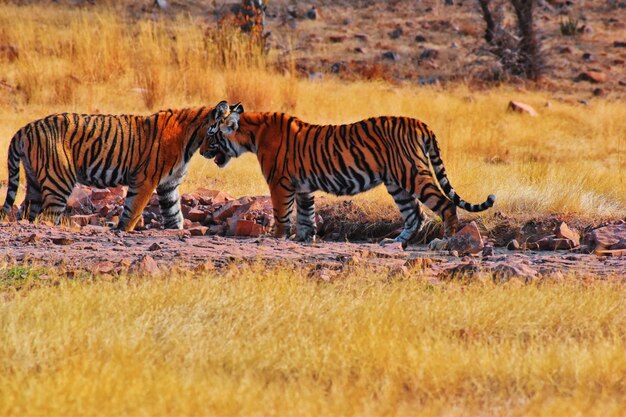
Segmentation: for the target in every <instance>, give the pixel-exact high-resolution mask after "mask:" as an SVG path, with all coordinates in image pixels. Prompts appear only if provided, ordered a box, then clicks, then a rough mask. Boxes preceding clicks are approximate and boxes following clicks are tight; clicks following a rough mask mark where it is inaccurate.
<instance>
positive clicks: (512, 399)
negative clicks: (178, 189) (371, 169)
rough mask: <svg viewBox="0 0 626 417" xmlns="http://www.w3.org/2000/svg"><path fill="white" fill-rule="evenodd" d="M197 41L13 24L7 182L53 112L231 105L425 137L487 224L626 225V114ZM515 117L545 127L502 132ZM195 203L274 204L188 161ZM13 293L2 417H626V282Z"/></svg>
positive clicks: (116, 28) (6, 90)
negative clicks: (234, 199)
mask: <svg viewBox="0 0 626 417" xmlns="http://www.w3.org/2000/svg"><path fill="white" fill-rule="evenodd" d="M205 29H206V24H204V23H201V22H198V21H195V20H191V19H189V18H184V17H181V18H178V20H177V21H170V20H163V21H161V20H154V21H153V20H141V21H137V22H135V21H132V22H130V21H126V20H125V19H124V18H123V17H122V16H120V15H119V13H116V12H112V11H111V10H109V9H106V8H103V9H97V8H95V9H91V11H86V10H81V9H62V8H59V7H55V6H54V5H52V6H47V7H42V6H16V5H12V4H6V3H0V44H11V45H15V46H16V47H17V49H18V51H19V57H18V58H17V59H10V58H9V57H8V56H7V55H2V54H0V92H2V94H0V163H2V164H4V162H3V161H5V160H6V152H7V151H6V150H7V147H8V143H9V140H10V139H11V136H12V135H13V134H14V132H15V131H16V130H17V129H18V128H20V127H21V126H22V125H24V124H26V123H28V122H30V121H32V120H34V119H36V118H39V117H43V116H45V115H47V114H50V113H55V112H63V111H70V112H81V113H91V112H102V113H139V114H148V113H150V112H152V111H156V110H158V109H160V108H166V107H170V108H172V107H184V106H198V105H211V106H212V105H215V104H216V103H217V102H218V101H220V100H222V99H228V100H229V101H231V102H235V101H242V102H243V104H244V105H245V107H246V109H247V110H249V111H253V110H258V111H266V110H267V111H286V112H290V113H293V114H295V115H298V116H299V117H301V118H303V119H305V120H307V121H310V122H316V123H344V122H352V121H356V120H359V119H361V118H364V117H369V116H376V115H381V114H387V115H405V116H413V117H417V118H420V119H422V120H424V121H425V122H426V123H427V124H428V125H429V126H430V127H431V128H432V129H433V130H434V131H435V132H436V134H437V135H438V140H439V143H440V146H441V149H442V153H443V159H444V163H445V165H446V168H447V171H448V174H449V176H450V179H451V182H452V184H453V185H454V187H455V188H456V190H457V191H458V192H459V193H460V194H461V195H462V196H463V197H464V198H465V199H467V200H469V201H472V202H480V201H483V200H484V199H485V197H486V196H487V195H488V194H490V193H493V194H496V196H497V198H498V200H497V203H496V207H495V208H494V209H493V210H490V211H488V212H486V213H485V216H491V215H492V214H493V213H494V212H495V211H496V210H499V211H502V212H504V213H505V214H507V215H511V216H521V217H523V216H541V215H547V214H553V213H557V214H562V215H573V216H576V217H586V218H593V219H597V218H605V219H606V218H619V217H622V218H623V217H625V216H626V154H625V151H624V148H625V147H626V123H624V120H626V105H625V104H624V103H623V102H612V101H608V100H603V99H597V100H595V99H594V100H593V101H591V102H590V103H589V105H587V106H583V105H581V104H579V103H576V102H569V101H561V100H559V97H558V95H555V94H552V93H547V92H537V91H526V90H524V89H515V88H512V87H502V88H497V89H491V90H474V89H471V88H469V87H467V86H464V85H457V86H448V87H446V88H441V87H430V88H425V87H417V86H415V85H408V84H388V83H383V82H376V81H363V82H355V83H350V84H345V83H343V82H341V81H339V80H335V79H333V78H332V77H331V76H327V77H326V78H325V79H324V80H321V81H309V80H308V79H306V78H302V77H299V76H297V74H295V72H294V71H293V70H291V71H287V72H286V73H277V72H276V71H275V70H273V69H272V68H273V66H272V63H273V62H274V60H275V58H276V57H274V56H272V55H270V56H262V55H260V54H259V53H258V51H257V50H256V49H255V48H254V47H250V46H249V45H247V44H246V43H245V40H242V39H241V38H240V37H239V36H237V35H234V34H228V33H226V34H216V33H215V32H214V30H213V29H210V30H209V31H208V34H207V33H205ZM512 99H515V100H520V101H523V102H526V103H528V104H531V105H533V106H534V107H535V108H536V109H537V110H538V111H539V113H540V116H539V117H537V118H531V117H527V116H525V115H520V114H513V113H509V112H507V111H506V108H507V104H508V102H509V100H512ZM546 102H550V103H551V105H550V106H549V107H544V104H545V103H546ZM6 175H7V174H6V170H5V169H0V180H2V181H5V180H6ZM183 187H184V190H185V191H189V190H193V189H195V188H197V187H208V188H217V189H221V190H224V191H227V192H229V193H231V194H234V195H236V196H241V195H261V194H268V191H267V187H266V185H265V182H264V180H263V178H262V177H261V175H260V171H259V168H258V165H257V162H256V160H255V159H254V157H252V156H247V157H243V158H241V159H240V160H235V161H232V162H231V163H230V165H229V167H228V168H226V169H225V170H219V169H218V168H217V167H215V166H214V164H213V163H212V162H210V161H206V160H203V159H202V158H201V157H196V159H194V161H193V164H192V167H191V169H190V172H189V175H188V177H187V179H186V181H185V183H184V185H183ZM355 200H357V202H358V204H359V205H361V206H363V207H366V208H367V209H368V212H369V213H370V214H371V216H372V218H373V219H374V218H376V217H377V216H380V217H387V218H388V216H397V211H396V209H395V207H393V205H392V204H393V203H392V201H391V199H390V198H389V197H387V196H386V192H385V191H384V189H381V188H379V189H376V190H374V191H372V192H369V193H366V194H363V195H360V196H357V197H356V198H355ZM461 215H462V216H463V214H461ZM0 274H1V276H0V415H8V416H9V415H10V416H13V415H15V416H22V415H219V416H232V415H242V416H249V415H277V416H283V415H298V416H300V415H311V416H318V415H407V416H408V415H410V416H418V415H424V416H433V415H435V416H437V415H439V416H468V415H485V416H491V415H494V416H496V415H498V416H501V415H508V416H521V415H530V416H533V415H555V416H563V415H569V416H583V415H584V416H623V415H625V414H626V402H625V401H624V398H626V355H624V349H625V346H626V304H625V303H624V299H625V298H626V291H625V290H626V289H625V287H624V281H623V279H622V280H619V279H615V280H614V281H612V280H605V281H597V280H594V279H593V277H583V278H584V279H581V277H569V278H567V277H566V279H564V280H556V279H555V280H552V279H550V278H546V279H544V280H543V281H542V282H543V284H541V285H519V286H518V285H492V284H489V283H487V284H484V283H472V284H465V283H459V282H453V283H446V284H443V285H432V284H431V283H429V282H428V280H426V279H424V278H423V277H421V276H420V275H419V274H418V275H411V276H410V277H407V278H404V279H388V278H387V276H386V275H385V274H380V273H374V272H372V271H366V270H354V271H351V272H349V273H346V274H345V276H342V277H340V278H339V279H337V280H335V281H333V282H331V283H321V282H317V281H314V280H311V279H307V278H304V277H303V276H305V275H306V274H304V273H303V272H302V271H298V270H293V268H292V266H289V265H285V266H284V267H282V268H278V269H269V270H268V269H266V268H263V267H262V266H256V267H252V268H242V269H236V268H234V269H232V270H228V271H226V272H223V273H217V272H216V273H206V274H204V275H195V276H190V275H185V274H173V275H172V276H170V277H168V278H150V279H148V278H145V279H142V278H137V277H126V276H123V277H121V278H120V279H119V280H117V281H115V282H105V281H102V280H95V281H91V280H86V281H81V280H69V279H67V278H60V277H58V276H56V275H55V271H50V272H45V274H44V276H43V277H41V274H42V272H36V271H35V272H33V271H29V270H28V269H24V270H16V269H14V268H9V267H8V266H3V267H1V268H0ZM25 277H26V278H25ZM616 278H619V277H616ZM24 280H27V281H28V282H30V283H31V284H33V285H32V288H30V289H21V290H19V291H18V290H17V289H16V288H17V284H16V282H18V281H19V282H21V283H23V281H24ZM20 285H21V284H20ZM26 287H28V286H26Z"/></svg>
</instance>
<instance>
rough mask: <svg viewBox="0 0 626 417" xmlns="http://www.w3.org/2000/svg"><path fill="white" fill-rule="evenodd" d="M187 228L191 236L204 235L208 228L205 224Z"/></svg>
mask: <svg viewBox="0 0 626 417" xmlns="http://www.w3.org/2000/svg"><path fill="white" fill-rule="evenodd" d="M188 230H189V233H191V236H204V235H206V233H207V231H208V230H209V228H208V227H206V226H194V227H190V228H189V229H188Z"/></svg>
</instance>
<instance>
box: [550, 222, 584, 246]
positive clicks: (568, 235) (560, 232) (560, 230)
mask: <svg viewBox="0 0 626 417" xmlns="http://www.w3.org/2000/svg"><path fill="white" fill-rule="evenodd" d="M554 235H555V236H556V237H557V238H560V239H569V240H571V241H573V242H574V243H575V244H576V246H578V245H580V234H579V233H578V232H576V231H574V230H572V229H570V228H569V226H568V225H567V223H565V222H561V223H559V224H558V225H557V226H556V228H555V229H554Z"/></svg>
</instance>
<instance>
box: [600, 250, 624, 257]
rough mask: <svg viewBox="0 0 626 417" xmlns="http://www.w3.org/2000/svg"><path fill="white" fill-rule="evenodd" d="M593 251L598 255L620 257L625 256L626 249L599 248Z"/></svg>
mask: <svg viewBox="0 0 626 417" xmlns="http://www.w3.org/2000/svg"><path fill="white" fill-rule="evenodd" d="M594 253H595V254H596V255H598V256H615V257H621V256H626V249H601V250H596V251H594Z"/></svg>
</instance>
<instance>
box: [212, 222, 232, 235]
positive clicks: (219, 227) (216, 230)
mask: <svg viewBox="0 0 626 417" xmlns="http://www.w3.org/2000/svg"><path fill="white" fill-rule="evenodd" d="M227 231H228V226H227V225H225V224H213V225H211V226H209V230H208V232H207V234H208V235H221V236H223V235H225V234H226V232H227Z"/></svg>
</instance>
